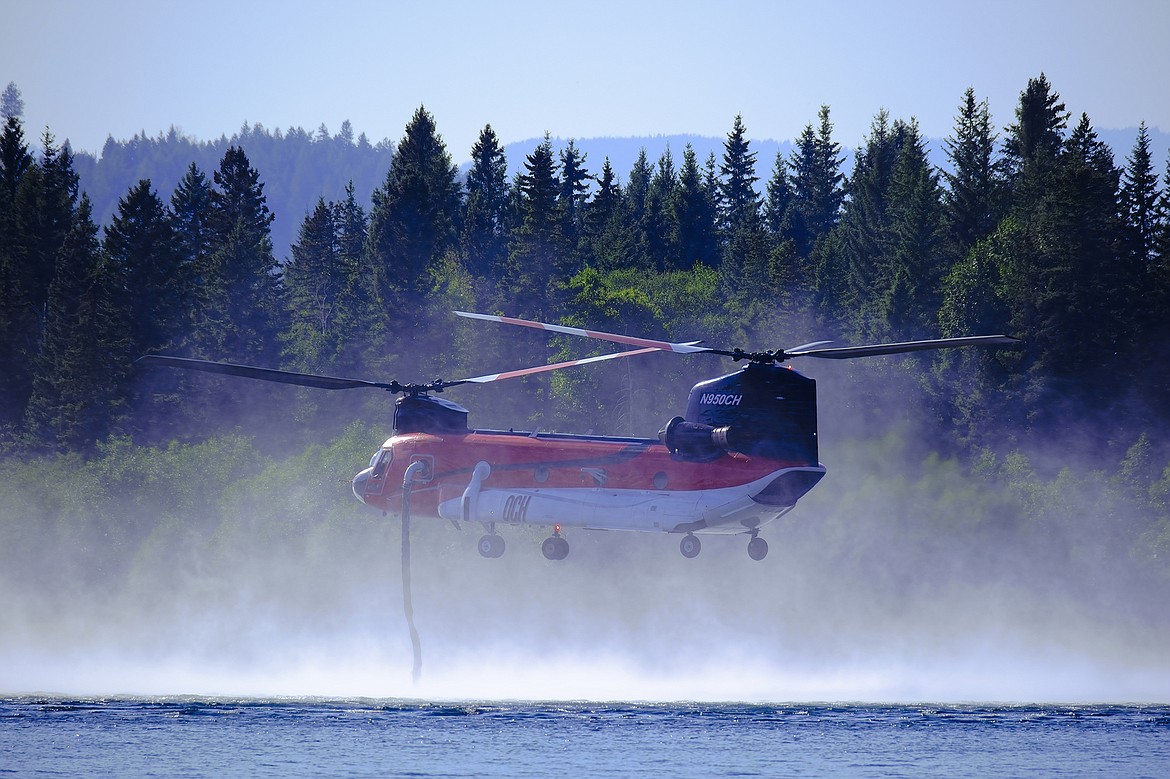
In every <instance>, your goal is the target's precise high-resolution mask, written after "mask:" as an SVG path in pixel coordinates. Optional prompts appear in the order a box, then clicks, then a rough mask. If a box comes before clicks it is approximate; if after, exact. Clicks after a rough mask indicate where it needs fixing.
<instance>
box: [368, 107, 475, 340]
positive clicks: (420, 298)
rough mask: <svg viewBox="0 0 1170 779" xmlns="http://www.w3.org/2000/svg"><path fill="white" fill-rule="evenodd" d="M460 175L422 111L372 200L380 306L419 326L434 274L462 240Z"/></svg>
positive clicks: (413, 120)
mask: <svg viewBox="0 0 1170 779" xmlns="http://www.w3.org/2000/svg"><path fill="white" fill-rule="evenodd" d="M457 175H458V171H457V169H456V167H455V165H454V164H453V163H452V162H451V155H450V154H449V153H448V152H447V147H446V146H445V145H444V143H443V139H442V137H441V136H440V135H439V133H438V130H437V128H436V126H435V120H434V118H433V117H432V116H431V115H430V114H429V113H428V112H427V110H426V109H425V108H424V107H422V106H419V108H418V109H417V110H416V111H415V112H414V116H413V117H412V118H411V120H410V123H409V124H407V126H406V133H405V135H403V137H402V140H401V141H400V142H399V143H398V146H397V148H396V149H395V154H394V158H393V160H392V161H391V163H390V170H389V171H388V172H387V174H386V180H385V182H384V183H383V184H382V186H381V187H379V188H378V189H377V190H375V191H374V195H373V207H372V209H371V211H370V224H369V236H370V238H369V247H368V254H369V260H370V263H371V264H372V266H373V270H374V274H375V282H376V286H377V290H378V295H379V297H380V300H381V305H382V306H383V307H384V309H385V310H386V311H387V313H388V314H389V315H393V316H395V317H396V318H400V319H402V320H403V324H405V323H408V322H409V323H411V324H412V325H413V324H414V323H415V322H414V320H417V319H418V318H419V317H420V316H421V308H422V307H424V306H425V300H424V298H425V294H426V291H427V289H428V288H429V285H430V284H431V273H432V272H433V270H434V268H435V267H436V265H437V264H438V262H439V261H440V260H441V259H442V258H443V257H444V255H445V254H446V253H447V252H448V250H450V249H453V248H455V246H456V239H457V236H458V230H457V227H458V224H457V220H458V219H459V212H460V209H461V208H462V203H461V202H460V192H459V183H458V179H457Z"/></svg>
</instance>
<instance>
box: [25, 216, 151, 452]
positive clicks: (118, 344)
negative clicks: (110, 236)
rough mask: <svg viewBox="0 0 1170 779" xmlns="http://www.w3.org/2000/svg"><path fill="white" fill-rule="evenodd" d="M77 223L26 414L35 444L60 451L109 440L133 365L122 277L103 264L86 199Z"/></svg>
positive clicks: (61, 257)
mask: <svg viewBox="0 0 1170 779" xmlns="http://www.w3.org/2000/svg"><path fill="white" fill-rule="evenodd" d="M72 222H73V224H72V225H71V227H70V229H69V230H68V231H67V232H66V236H65V239H64V241H63V242H62V246H61V249H60V251H59V254H58V258H57V262H56V263H55V264H54V274H53V279H52V282H51V283H50V285H49V291H48V297H47V303H46V318H45V332H44V337H43V338H42V340H41V348H40V351H39V353H38V354H37V359H36V374H35V379H34V381H33V389H32V395H31V397H30V399H29V402H28V407H27V409H26V413H25V428H26V431H27V436H28V438H29V440H30V443H32V444H33V445H34V446H36V447H44V448H48V449H51V450H55V451H76V450H81V451H84V450H86V449H88V448H90V447H91V446H92V445H93V443H94V442H95V441H97V440H98V439H99V438H101V437H102V436H103V435H104V434H105V432H106V431H107V430H108V429H109V428H110V427H111V425H112V424H113V420H114V419H116V416H117V414H118V411H119V399H120V394H121V392H120V390H121V384H122V382H123V380H124V377H125V375H126V372H127V371H128V368H129V364H130V354H129V352H128V350H127V342H128V339H126V338H125V335H124V329H123V323H122V321H121V319H122V317H121V316H120V314H121V312H119V311H118V308H117V306H116V304H115V303H114V297H115V295H116V292H115V289H114V287H115V286H116V281H115V275H116V274H114V273H112V272H111V269H110V267H109V264H108V263H107V262H105V261H104V258H103V255H102V252H101V246H100V244H99V242H98V228H97V225H96V224H94V222H93V214H92V207H91V205H90V202H89V198H88V197H87V196H85V195H82V197H81V202H80V203H79V204H78V207H77V212H76V214H75V215H74V217H73V219H72Z"/></svg>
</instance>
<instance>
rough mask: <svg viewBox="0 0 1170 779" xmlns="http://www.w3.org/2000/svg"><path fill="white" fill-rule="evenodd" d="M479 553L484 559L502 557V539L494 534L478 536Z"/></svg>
mask: <svg viewBox="0 0 1170 779" xmlns="http://www.w3.org/2000/svg"><path fill="white" fill-rule="evenodd" d="M479 553H480V554H481V555H483V556H484V557H502V556H503V555H504V537H503V536H501V535H497V534H496V533H488V534H487V535H485V536H480V538H479Z"/></svg>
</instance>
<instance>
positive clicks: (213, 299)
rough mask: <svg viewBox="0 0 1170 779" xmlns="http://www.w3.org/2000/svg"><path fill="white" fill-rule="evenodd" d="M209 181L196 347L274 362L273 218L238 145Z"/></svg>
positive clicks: (277, 311)
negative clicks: (205, 262) (204, 266)
mask: <svg viewBox="0 0 1170 779" xmlns="http://www.w3.org/2000/svg"><path fill="white" fill-rule="evenodd" d="M212 179H213V181H214V183H215V187H214V188H213V190H212V192H211V212H210V215H209V216H210V219H209V227H210V239H211V252H210V253H209V256H208V268H207V271H206V273H205V275H204V278H203V279H202V286H201V288H200V289H199V291H198V292H197V294H198V295H199V297H200V298H201V301H200V302H201V305H200V310H199V315H200V320H199V321H198V322H197V323H196V327H197V334H196V343H197V350H198V351H199V352H200V353H201V354H202V355H204V356H211V357H215V358H217V359H230V360H235V361H243V362H261V363H263V362H273V361H275V359H276V356H277V349H276V340H275V334H276V333H277V332H278V331H279V329H280V322H281V316H282V313H283V310H284V306H283V301H282V300H281V286H280V266H279V265H278V264H277V262H276V257H275V256H274V255H273V252H272V238H271V234H270V229H271V225H272V221H273V219H274V218H275V217H274V215H273V214H272V213H271V212H270V211H269V210H268V204H267V197H266V196H265V195H264V184H263V183H262V182H261V181H260V173H259V171H257V170H256V169H255V168H253V167H252V166H251V163H250V162H249V161H248V157H247V155H246V154H245V153H244V150H243V149H242V148H240V147H237V146H232V147H230V148H228V150H227V152H225V154H224V156H223V159H222V160H221V162H220V165H219V169H218V170H217V171H215V173H214V174H213V176H212Z"/></svg>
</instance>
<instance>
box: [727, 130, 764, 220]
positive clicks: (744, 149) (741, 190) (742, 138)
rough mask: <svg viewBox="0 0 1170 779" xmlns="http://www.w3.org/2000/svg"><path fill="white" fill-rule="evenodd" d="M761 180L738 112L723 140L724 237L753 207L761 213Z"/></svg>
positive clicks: (753, 153)
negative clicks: (759, 185) (759, 183)
mask: <svg viewBox="0 0 1170 779" xmlns="http://www.w3.org/2000/svg"><path fill="white" fill-rule="evenodd" d="M757 181H759V177H758V176H757V175H756V153H755V152H754V151H752V150H751V141H749V140H748V138H747V128H746V127H745V126H744V124H743V117H742V116H739V115H738V114H737V115H736V117H735V121H734V122H733V124H732V127H731V132H729V133H728V134H727V140H726V141H724V143H723V163H722V164H721V165H720V166H719V229H720V231H721V232H722V234H723V235H724V236H728V237H729V236H730V235H731V234H732V233H734V232H735V230H736V228H737V227H738V226H739V223H740V222H741V221H743V220H744V219H745V218H746V217H747V216H748V214H749V211H750V209H753V208H754V209H756V210H757V213H758V209H759V207H760V196H759V193H757V192H756V182H757Z"/></svg>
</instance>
